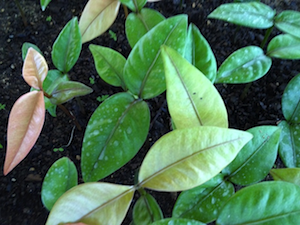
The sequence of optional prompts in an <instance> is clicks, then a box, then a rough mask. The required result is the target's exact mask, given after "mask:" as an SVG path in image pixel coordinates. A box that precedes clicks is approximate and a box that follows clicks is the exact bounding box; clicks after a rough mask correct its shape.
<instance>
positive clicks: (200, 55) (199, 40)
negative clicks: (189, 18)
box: [185, 24, 217, 82]
mask: <svg viewBox="0 0 300 225" xmlns="http://www.w3.org/2000/svg"><path fill="white" fill-rule="evenodd" d="M185 58H186V59H187V60H188V61H189V62H190V63H191V64H193V65H194V66H195V67H196V68H197V69H199V70H200V71H201V72H202V73H203V74H204V75H205V76H206V77H207V78H208V79H209V80H210V81H211V82H214V80H215V78H216V74H217V62H216V58H215V56H214V53H213V52H212V50H211V47H210V45H209V43H208V42H207V41H206V39H205V38H204V37H203V35H202V34H201V33H200V31H199V29H198V28H197V27H196V26H195V25H194V24H191V25H190V26H189V29H188V36H187V41H186V47H185Z"/></svg>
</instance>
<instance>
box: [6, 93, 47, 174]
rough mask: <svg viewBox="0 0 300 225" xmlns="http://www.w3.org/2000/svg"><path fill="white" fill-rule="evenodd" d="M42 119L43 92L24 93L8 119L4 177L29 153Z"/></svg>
mask: <svg viewBox="0 0 300 225" xmlns="http://www.w3.org/2000/svg"><path fill="white" fill-rule="evenodd" d="M44 119H45V103H44V95H43V92H41V91H32V92H29V93H26V94H24V95H22V96H21V97H20V98H19V99H18V100H17V101H16V102H15V104H14V105H13V107H12V109H11V112H10V115H9V119H8V127H7V150H6V156H5V163H4V172H3V173H4V175H6V174H8V173H9V172H10V171H11V170H12V169H13V168H14V167H15V166H16V165H18V164H19V163H20V162H21V161H22V160H23V159H24V158H25V157H26V155H27V154H28V153H29V151H30V150H31V148H32V147H33V145H34V144H35V142H36V140H37V139H38V137H39V135H40V132H41V130H42V127H43V124H44Z"/></svg>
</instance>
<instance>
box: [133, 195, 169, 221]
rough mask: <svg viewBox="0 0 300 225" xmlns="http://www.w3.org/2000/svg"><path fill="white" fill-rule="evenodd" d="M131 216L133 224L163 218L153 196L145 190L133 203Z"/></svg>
mask: <svg viewBox="0 0 300 225" xmlns="http://www.w3.org/2000/svg"><path fill="white" fill-rule="evenodd" d="M132 217H133V222H134V224H138V225H148V224H151V223H153V222H154V221H157V220H161V219H163V218H164V217H163V214H162V211H161V209H160V207H159V205H158V204H157V202H156V200H155V198H153V197H152V196H151V195H150V194H148V193H147V192H145V193H144V194H143V195H142V196H141V197H140V198H139V199H138V200H137V202H136V203H135V205H134V207H133V213H132Z"/></svg>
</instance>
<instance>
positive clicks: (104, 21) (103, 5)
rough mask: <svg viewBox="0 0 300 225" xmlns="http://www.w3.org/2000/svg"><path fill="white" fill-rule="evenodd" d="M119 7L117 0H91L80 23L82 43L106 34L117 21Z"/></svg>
mask: <svg viewBox="0 0 300 225" xmlns="http://www.w3.org/2000/svg"><path fill="white" fill-rule="evenodd" d="M119 7H120V2H119V1H117V0H89V1H88V3H87V4H86V6H85V8H84V10H83V12H82V16H81V18H80V21H79V28H80V31H81V37H82V39H81V41H82V43H85V42H88V41H90V40H92V39H94V38H96V37H97V36H99V35H101V34H102V33H104V32H105V31H106V30H107V29H108V28H109V27H110V26H111V25H112V23H113V22H114V21H115V19H116V17H117V15H118V11H119Z"/></svg>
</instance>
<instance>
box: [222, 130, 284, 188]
mask: <svg viewBox="0 0 300 225" xmlns="http://www.w3.org/2000/svg"><path fill="white" fill-rule="evenodd" d="M247 131H248V132H249V133H251V134H253V139H252V140H251V141H249V142H248V143H247V144H246V145H245V146H244V147H243V148H242V150H241V151H240V152H239V154H238V155H237V157H236V158H235V159H234V160H233V161H232V163H230V164H229V165H228V166H227V167H226V168H225V169H224V170H223V171H222V173H224V174H226V175H228V176H229V180H230V181H231V182H233V183H235V184H238V185H243V186H245V185H250V184H253V183H256V182H258V181H261V180H263V179H264V178H265V177H266V176H267V175H268V173H269V171H270V169H271V168H272V167H273V165H274V163H275V160H276V158H277V150H278V144H279V139H280V129H278V127H276V126H259V127H254V128H251V129H249V130H247Z"/></svg>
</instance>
